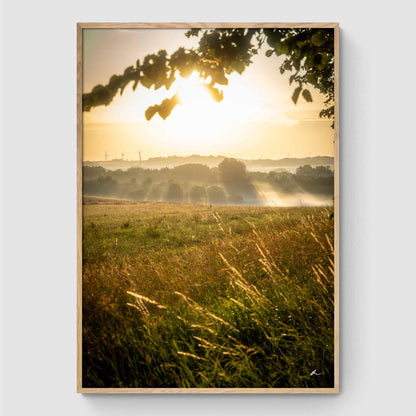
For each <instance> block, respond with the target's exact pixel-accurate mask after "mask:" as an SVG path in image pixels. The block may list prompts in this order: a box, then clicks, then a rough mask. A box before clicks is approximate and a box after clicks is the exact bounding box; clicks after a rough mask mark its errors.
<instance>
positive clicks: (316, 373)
mask: <svg viewBox="0 0 416 416" xmlns="http://www.w3.org/2000/svg"><path fill="white" fill-rule="evenodd" d="M321 374H322V373H318V370H316V369H315V370H313V371H312V373H310V374H309V375H310V376H311V377H312V376H320V375H321Z"/></svg>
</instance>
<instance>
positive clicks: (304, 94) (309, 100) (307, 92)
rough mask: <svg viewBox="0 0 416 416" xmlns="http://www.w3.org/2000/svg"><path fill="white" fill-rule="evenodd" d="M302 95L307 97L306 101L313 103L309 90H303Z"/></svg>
mask: <svg viewBox="0 0 416 416" xmlns="http://www.w3.org/2000/svg"><path fill="white" fill-rule="evenodd" d="M302 96H303V98H304V99H305V101H307V102H308V103H311V102H312V101H313V100H312V95H311V93H310V92H309V90H303V91H302Z"/></svg>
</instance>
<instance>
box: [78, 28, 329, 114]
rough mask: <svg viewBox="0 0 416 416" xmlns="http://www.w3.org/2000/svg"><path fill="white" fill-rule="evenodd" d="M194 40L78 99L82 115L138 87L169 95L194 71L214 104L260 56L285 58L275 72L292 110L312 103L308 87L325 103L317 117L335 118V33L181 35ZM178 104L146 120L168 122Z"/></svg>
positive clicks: (170, 101)
mask: <svg viewBox="0 0 416 416" xmlns="http://www.w3.org/2000/svg"><path fill="white" fill-rule="evenodd" d="M185 35H186V36H187V37H188V38H189V37H196V38H197V39H198V40H199V42H198V46H197V47H196V48H192V49H186V48H184V47H180V48H179V49H177V50H176V51H175V52H174V53H172V54H171V55H168V53H167V51H166V50H160V51H159V52H157V53H154V54H150V55H147V56H146V57H145V58H144V59H143V61H140V59H138V60H137V62H136V64H135V65H132V66H129V67H128V68H126V69H125V71H124V73H123V74H121V75H113V76H112V77H111V78H110V80H109V82H108V84H106V85H101V84H100V85H97V86H95V87H94V88H93V89H92V90H91V92H89V93H85V94H83V96H82V109H83V111H89V110H91V109H92V108H94V107H97V106H101V105H106V106H107V105H109V104H110V103H111V101H112V100H113V98H114V97H115V96H116V94H118V93H120V94H123V91H124V90H125V88H126V87H127V86H128V85H129V84H132V88H133V91H135V90H136V88H137V86H138V85H139V84H140V85H142V86H144V87H146V88H148V89H150V88H152V87H154V89H155V90H157V89H159V88H162V87H165V88H166V89H167V90H169V89H170V87H171V86H172V84H173V82H174V81H175V79H176V77H177V76H178V75H179V76H181V77H183V78H188V77H189V76H190V75H191V74H192V73H193V72H194V71H196V72H197V73H198V74H199V77H200V78H201V80H202V81H203V85H204V87H205V88H206V89H207V90H208V91H209V92H210V94H211V96H212V98H213V99H214V100H216V101H218V102H220V101H222V99H223V98H224V92H223V90H222V89H221V88H222V87H224V86H226V85H228V82H229V80H228V76H229V75H230V74H232V73H233V72H237V73H238V74H240V75H241V74H242V73H243V72H244V71H245V69H246V68H247V67H248V66H249V65H251V64H252V63H253V58H254V56H255V55H258V54H259V53H260V51H263V50H264V49H263V48H262V47H263V45H267V46H268V48H267V50H265V55H266V56H267V57H271V56H273V55H275V56H283V57H284V59H283V62H282V63H281V65H280V68H279V71H280V73H281V74H284V73H286V72H287V73H289V74H290V78H289V83H290V85H293V86H294V89H293V93H292V101H293V102H294V103H295V104H296V103H297V102H298V100H299V97H300V96H302V97H303V99H304V100H305V101H307V102H312V100H313V98H312V94H311V92H310V90H309V89H308V87H310V86H312V87H314V88H316V89H317V90H318V91H319V92H320V93H322V94H323V95H324V97H325V102H324V108H322V110H321V112H320V114H319V115H320V117H325V118H329V119H333V117H334V81H335V73H334V30H333V29H312V28H296V29H266V28H260V29H259V28H256V29H244V28H234V29H191V30H189V31H187V32H186V34H185ZM179 103H180V99H179V96H178V94H176V93H175V94H174V95H172V96H171V97H170V98H166V99H165V100H163V101H162V102H161V103H160V104H155V105H153V106H150V107H149V108H147V110H146V111H145V116H146V119H147V120H150V119H151V118H152V117H153V116H154V115H155V114H156V113H158V114H159V116H160V117H162V118H163V119H166V118H167V117H168V116H169V115H170V114H171V112H172V110H173V109H174V108H175V106H176V105H177V104H179Z"/></svg>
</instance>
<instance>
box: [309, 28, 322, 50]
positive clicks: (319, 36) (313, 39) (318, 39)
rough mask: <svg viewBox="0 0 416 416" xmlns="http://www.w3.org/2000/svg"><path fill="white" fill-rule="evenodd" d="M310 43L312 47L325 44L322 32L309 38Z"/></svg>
mask: <svg viewBox="0 0 416 416" xmlns="http://www.w3.org/2000/svg"><path fill="white" fill-rule="evenodd" d="M311 43H312V45H314V46H322V45H323V44H324V43H325V35H324V33H323V32H322V30H320V31H319V32H317V33H314V34H313V35H312V36H311Z"/></svg>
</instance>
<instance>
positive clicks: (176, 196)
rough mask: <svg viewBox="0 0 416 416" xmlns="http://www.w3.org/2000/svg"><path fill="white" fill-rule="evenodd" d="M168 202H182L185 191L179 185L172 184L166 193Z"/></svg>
mask: <svg viewBox="0 0 416 416" xmlns="http://www.w3.org/2000/svg"><path fill="white" fill-rule="evenodd" d="M166 200H167V201H168V202H182V201H183V190H182V187H181V186H180V185H179V184H178V183H170V184H169V186H168V190H167V192H166Z"/></svg>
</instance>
